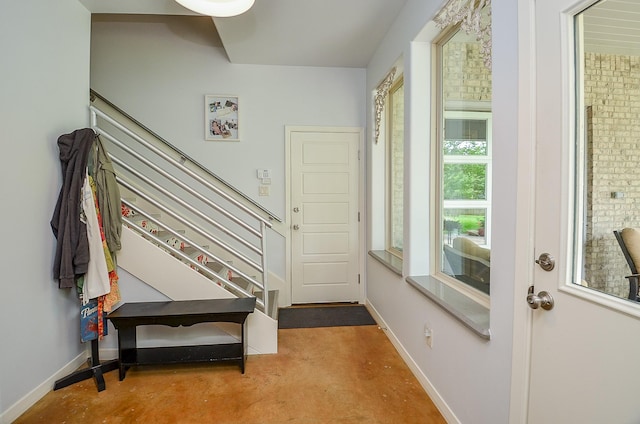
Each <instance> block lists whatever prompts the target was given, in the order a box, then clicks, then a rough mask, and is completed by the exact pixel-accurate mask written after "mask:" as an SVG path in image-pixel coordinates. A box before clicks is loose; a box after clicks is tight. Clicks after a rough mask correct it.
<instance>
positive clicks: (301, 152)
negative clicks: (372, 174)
mask: <svg viewBox="0 0 640 424" xmlns="http://www.w3.org/2000/svg"><path fill="white" fill-rule="evenodd" d="M361 142H362V130H361V129H360V128H319V127H289V128H287V150H288V152H287V153H288V166H287V167H288V172H289V178H288V182H289V189H288V195H289V196H288V199H289V200H288V211H287V217H288V219H287V222H288V223H289V224H290V237H289V239H290V249H289V252H290V270H291V303H292V304H300V303H328V302H357V301H360V300H361V298H362V290H361V287H360V274H361V272H360V260H359V258H360V252H361V249H360V245H361V240H360V234H361V231H360V202H361V190H360V184H361V181H360V172H361V170H360V161H359V158H358V156H359V153H358V152H359V149H360V145H361Z"/></svg>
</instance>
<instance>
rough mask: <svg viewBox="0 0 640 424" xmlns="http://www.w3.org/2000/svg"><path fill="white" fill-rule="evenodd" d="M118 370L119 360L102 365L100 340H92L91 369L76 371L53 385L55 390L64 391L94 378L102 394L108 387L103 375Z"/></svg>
mask: <svg viewBox="0 0 640 424" xmlns="http://www.w3.org/2000/svg"><path fill="white" fill-rule="evenodd" d="M87 362H88V361H87ZM118 368H119V363H118V360H117V359H112V360H110V361H105V362H104V363H102V364H101V363H100V354H99V353H98V339H94V340H91V366H90V367H89V368H84V369H81V370H78V371H75V372H73V373H71V374H69V375H68V376H66V377H63V378H61V379H60V380H58V381H56V382H55V384H54V385H53V390H58V389H62V388H63V387H67V386H70V385H72V384H75V383H79V382H81V381H84V380H88V379H90V378H92V377H93V379H94V380H95V382H96V386H97V387H98V391H99V392H101V391H103V390H104V389H106V388H107V385H106V384H105V382H104V376H103V374H104V373H105V372H109V371H113V370H117V369H118Z"/></svg>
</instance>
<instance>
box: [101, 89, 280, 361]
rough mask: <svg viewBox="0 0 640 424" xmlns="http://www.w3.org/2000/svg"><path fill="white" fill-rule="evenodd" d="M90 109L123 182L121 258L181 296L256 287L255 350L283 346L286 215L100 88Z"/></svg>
mask: <svg viewBox="0 0 640 424" xmlns="http://www.w3.org/2000/svg"><path fill="white" fill-rule="evenodd" d="M90 111H91V125H92V128H93V129H94V130H95V131H96V132H97V133H98V134H99V135H100V138H101V140H102V142H103V144H104V145H105V147H106V149H107V151H108V152H109V155H110V156H111V159H112V161H113V164H114V168H115V172H116V175H117V181H118V184H119V186H120V192H121V198H122V216H123V224H124V228H123V235H122V245H123V249H122V251H121V252H120V253H119V255H118V266H119V267H120V268H122V269H124V270H126V271H127V272H129V273H130V274H132V275H134V276H135V277H137V278H138V279H139V280H141V281H143V282H144V283H146V284H148V285H149V286H151V287H153V288H154V289H156V290H157V291H159V292H160V293H163V294H164V295H165V296H167V297H169V298H170V299H172V300H194V299H212V298H225V297H256V311H255V313H254V314H251V315H250V318H249V320H248V321H247V323H248V336H247V342H248V346H249V351H250V352H254V353H256V352H258V353H274V352H275V351H277V321H276V319H277V311H278V293H279V291H278V290H277V289H274V288H271V287H270V285H269V278H270V275H272V274H271V273H270V272H269V268H268V263H267V233H268V231H272V230H271V228H272V222H274V221H279V220H278V218H277V217H276V216H275V215H273V214H271V213H270V212H269V211H267V210H265V209H264V208H262V207H261V206H260V205H258V204H256V203H255V202H253V201H252V200H251V199H248V198H247V197H246V196H243V195H242V193H239V192H238V191H237V190H235V189H233V187H231V186H230V185H229V184H227V183H226V182H224V181H223V180H221V179H220V178H218V177H217V176H215V175H214V174H213V173H211V172H210V171H208V170H206V169H205V168H204V167H202V166H200V165H199V164H198V163H197V162H196V161H194V160H192V159H191V158H189V157H188V156H187V155H185V154H183V153H182V152H180V151H179V150H177V149H176V148H174V147H173V146H171V145H170V144H169V143H168V142H166V141H165V140H163V139H161V138H160V137H158V136H157V135H156V134H154V133H152V132H151V131H149V130H148V129H146V128H144V127H143V126H141V125H140V124H139V123H138V122H136V121H135V120H134V119H132V118H131V117H129V116H128V115H126V114H125V113H123V112H122V111H121V110H119V109H118V108H117V107H115V106H114V105H112V104H111V103H109V102H108V101H106V100H105V99H104V98H103V97H101V96H100V95H98V94H97V93H95V92H92V98H91V106H90ZM124 300H125V301H126V299H124Z"/></svg>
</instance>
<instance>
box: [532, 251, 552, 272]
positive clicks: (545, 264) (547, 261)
mask: <svg viewBox="0 0 640 424" xmlns="http://www.w3.org/2000/svg"><path fill="white" fill-rule="evenodd" d="M536 263H537V264H538V265H540V268H542V269H544V270H545V271H551V270H552V269H553V268H555V266H556V260H555V259H553V256H551V255H550V254H548V253H543V254H542V255H540V257H539V258H538V259H536Z"/></svg>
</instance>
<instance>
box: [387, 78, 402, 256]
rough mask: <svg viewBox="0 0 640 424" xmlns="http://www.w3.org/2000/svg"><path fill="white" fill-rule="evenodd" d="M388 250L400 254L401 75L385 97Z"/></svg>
mask: <svg viewBox="0 0 640 424" xmlns="http://www.w3.org/2000/svg"><path fill="white" fill-rule="evenodd" d="M386 110H387V116H386V124H387V125H386V128H387V135H386V140H387V178H386V181H387V195H386V199H387V201H386V203H387V222H386V230H387V231H386V233H387V234H386V240H387V242H386V244H387V250H388V251H389V252H390V253H392V254H394V255H396V256H398V257H400V258H401V257H402V245H403V215H404V214H403V209H404V208H403V201H404V199H403V191H404V183H403V180H404V81H403V79H402V77H400V78H399V79H398V80H397V81H395V82H394V84H393V85H392V86H391V89H390V90H389V95H388V97H387V107H386Z"/></svg>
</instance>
